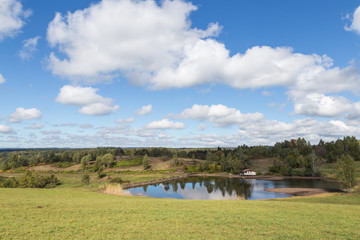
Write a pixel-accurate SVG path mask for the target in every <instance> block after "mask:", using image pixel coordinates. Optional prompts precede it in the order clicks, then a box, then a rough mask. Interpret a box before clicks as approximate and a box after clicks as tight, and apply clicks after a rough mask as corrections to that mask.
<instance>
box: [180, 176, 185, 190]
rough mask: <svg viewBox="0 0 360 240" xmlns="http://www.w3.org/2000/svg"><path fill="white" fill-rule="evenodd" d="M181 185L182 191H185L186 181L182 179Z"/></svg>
mask: <svg viewBox="0 0 360 240" xmlns="http://www.w3.org/2000/svg"><path fill="white" fill-rule="evenodd" d="M179 184H180V187H181V189H182V190H184V189H185V185H186V182H185V181H184V179H180V182H179Z"/></svg>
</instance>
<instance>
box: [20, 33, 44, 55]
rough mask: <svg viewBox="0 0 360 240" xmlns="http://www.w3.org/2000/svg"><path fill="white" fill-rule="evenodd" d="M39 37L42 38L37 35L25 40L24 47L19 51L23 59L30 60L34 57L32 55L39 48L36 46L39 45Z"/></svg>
mask: <svg viewBox="0 0 360 240" xmlns="http://www.w3.org/2000/svg"><path fill="white" fill-rule="evenodd" d="M39 39H40V37H39V36H37V37H34V38H30V39H27V40H24V41H23V42H24V44H23V47H22V48H21V50H20V51H19V56H20V58H21V59H22V60H28V59H30V58H31V57H32V55H33V54H34V53H35V52H36V50H37V48H36V47H37V44H38V41H39Z"/></svg>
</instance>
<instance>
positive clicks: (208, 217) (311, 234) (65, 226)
mask: <svg viewBox="0 0 360 240" xmlns="http://www.w3.org/2000/svg"><path fill="white" fill-rule="evenodd" d="M0 209H1V215H0V239H170V238H171V239H190V238H191V239H231V238H240V237H242V236H246V238H249V239H264V238H266V239H359V238H360V228H359V227H358V223H359V222H360V194H358V193H357V194H352V195H346V196H344V195H336V196H330V197H326V198H319V197H317V198H315V197H311V198H294V199H285V200H284V199H283V200H270V201H201V200H176V199H154V198H142V197H121V196H115V195H106V194H103V193H97V192H91V191H88V190H86V189H82V188H55V189H0Z"/></svg>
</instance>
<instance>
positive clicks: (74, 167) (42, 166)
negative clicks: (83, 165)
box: [29, 164, 80, 172]
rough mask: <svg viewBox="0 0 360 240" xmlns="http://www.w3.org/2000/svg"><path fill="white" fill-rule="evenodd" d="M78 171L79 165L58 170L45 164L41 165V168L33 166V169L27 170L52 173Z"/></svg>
mask: <svg viewBox="0 0 360 240" xmlns="http://www.w3.org/2000/svg"><path fill="white" fill-rule="evenodd" d="M79 169H80V164H77V165H73V166H70V167H67V168H59V167H55V166H53V165H52V164H46V165H41V166H34V167H30V168H29V170H31V171H54V172H58V171H76V170H79Z"/></svg>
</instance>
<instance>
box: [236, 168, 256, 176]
mask: <svg viewBox="0 0 360 240" xmlns="http://www.w3.org/2000/svg"><path fill="white" fill-rule="evenodd" d="M240 175H242V176H256V172H255V171H254V170H251V169H244V170H242V171H241V172H240Z"/></svg>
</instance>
